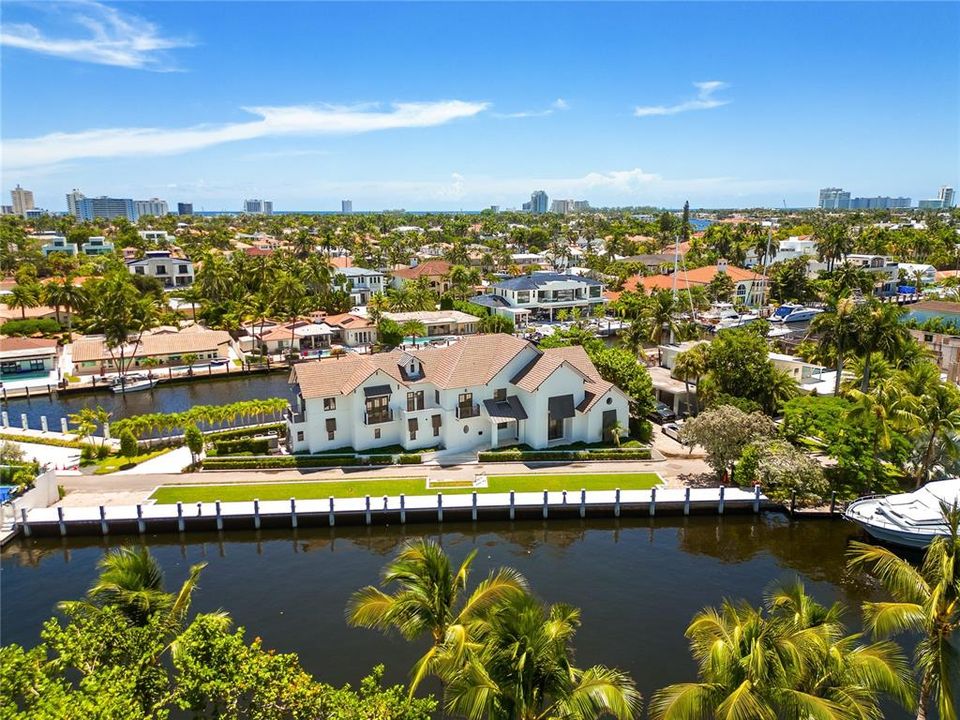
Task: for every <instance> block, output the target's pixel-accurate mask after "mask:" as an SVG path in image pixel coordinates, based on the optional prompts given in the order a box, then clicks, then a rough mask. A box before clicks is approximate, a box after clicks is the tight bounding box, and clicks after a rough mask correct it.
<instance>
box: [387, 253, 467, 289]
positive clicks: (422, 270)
mask: <svg viewBox="0 0 960 720" xmlns="http://www.w3.org/2000/svg"><path fill="white" fill-rule="evenodd" d="M452 267H453V265H451V264H450V263H448V262H447V261H446V260H427V261H426V262H422V263H420V264H419V265H414V266H413V267H408V268H400V269H399V270H394V271H393V272H392V273H390V284H391V285H392V286H393V287H395V288H399V287H400V286H401V285H403V284H404V283H406V282H410V281H413V280H419V279H420V278H422V277H426V278H429V280H430V289H431V290H433V291H435V292H438V293H445V292H446V291H447V290H449V289H450V280H449V279H448V277H447V276H448V275H449V274H450V268H452Z"/></svg>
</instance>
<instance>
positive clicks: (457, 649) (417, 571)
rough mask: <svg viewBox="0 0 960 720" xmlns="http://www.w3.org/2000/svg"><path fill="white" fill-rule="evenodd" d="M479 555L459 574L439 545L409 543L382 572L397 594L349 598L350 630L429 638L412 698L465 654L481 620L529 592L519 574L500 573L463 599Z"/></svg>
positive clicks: (372, 590)
mask: <svg viewBox="0 0 960 720" xmlns="http://www.w3.org/2000/svg"><path fill="white" fill-rule="evenodd" d="M476 555H477V551H476V550H473V551H472V552H471V553H470V554H469V555H467V557H466V559H465V560H464V561H463V563H461V565H460V567H459V568H457V570H456V571H454V569H453V566H452V565H451V564H450V558H449V557H447V555H446V553H444V551H443V548H441V547H440V546H439V545H438V544H437V543H435V542H434V541H432V540H427V539H419V540H415V541H410V542H408V543H406V544H405V545H404V546H403V547H402V549H401V550H400V552H399V553H398V554H397V557H396V558H395V559H394V560H393V561H392V562H390V563H389V564H388V565H387V566H386V567H385V568H384V569H383V574H382V577H381V581H380V586H381V587H382V588H389V587H391V586H396V590H395V591H394V592H393V593H387V592H384V591H383V590H381V589H380V588H377V587H373V586H372V585H371V586H367V587H365V588H361V589H360V590H358V591H357V592H355V593H354V594H353V597H352V598H351V599H350V604H349V605H348V606H347V622H348V623H350V624H351V625H354V626H359V627H367V628H377V629H379V630H384V631H388V630H396V631H398V632H399V633H400V634H401V635H402V636H403V637H404V638H405V639H407V640H414V639H416V638H419V637H421V636H423V635H429V636H430V639H431V646H430V649H429V650H427V652H426V653H425V654H424V655H423V656H422V657H421V658H420V659H419V660H418V661H417V663H416V664H415V665H414V667H413V672H412V675H413V677H412V679H411V682H410V694H411V695H412V694H413V693H414V692H415V691H416V689H417V686H418V685H419V684H420V682H421V681H422V680H423V678H424V677H425V676H426V675H428V674H431V673H435V672H436V671H437V669H438V668H439V665H440V662H441V659H442V658H449V657H450V656H451V654H453V655H457V656H459V655H461V654H462V653H463V652H464V650H465V647H466V644H467V641H468V639H469V636H470V633H471V632H472V626H473V624H474V623H475V622H476V621H478V620H479V619H481V618H483V617H484V616H485V615H486V614H487V613H488V611H489V610H490V609H491V608H492V607H494V606H496V605H498V604H499V603H502V602H503V601H504V600H507V599H509V598H512V597H515V596H517V595H522V594H524V593H525V592H526V588H527V582H526V580H525V579H524V578H523V576H522V575H520V573H518V572H517V571H516V570H513V569H510V568H500V569H498V570H495V571H492V572H491V573H490V574H489V575H488V576H487V578H486V579H485V580H483V581H481V582H480V583H479V584H478V585H477V586H476V587H475V588H474V590H473V592H471V593H470V595H469V596H468V597H467V598H465V599H464V598H463V595H464V593H465V592H466V589H467V581H468V579H469V576H470V566H471V564H472V563H473V559H474V558H475V557H476Z"/></svg>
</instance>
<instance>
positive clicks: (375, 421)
mask: <svg viewBox="0 0 960 720" xmlns="http://www.w3.org/2000/svg"><path fill="white" fill-rule="evenodd" d="M391 420H393V410H387V411H386V412H378V413H373V414H372V415H369V414H367V413H364V414H363V424H364V425H379V424H380V423H385V422H390V421H391Z"/></svg>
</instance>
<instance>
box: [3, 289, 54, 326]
mask: <svg viewBox="0 0 960 720" xmlns="http://www.w3.org/2000/svg"><path fill="white" fill-rule="evenodd" d="M2 297H3V296H2V295H0V298H2ZM47 318H50V319H51V320H56V319H57V309H56V308H52V307H50V306H49V305H38V306H37V307H30V308H25V309H24V308H12V307H10V306H9V305H6V304H4V303H0V325H2V324H3V323H5V322H6V321H7V320H21V319H25V320H46V319H47ZM69 318H70V312H68V311H67V310H65V309H64V308H60V322H61V324H64V325H65V324H66V323H67V321H68V320H69Z"/></svg>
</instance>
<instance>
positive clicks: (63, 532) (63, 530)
mask: <svg viewBox="0 0 960 720" xmlns="http://www.w3.org/2000/svg"><path fill="white" fill-rule="evenodd" d="M57 524H58V525H59V526H60V537H66V535H67V524H66V523H65V522H64V521H63V508H62V507H58V508H57Z"/></svg>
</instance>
